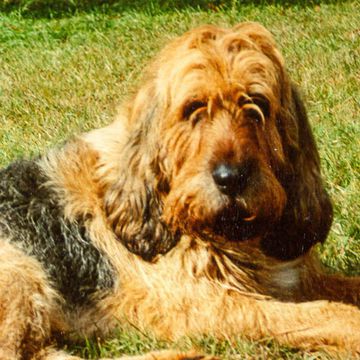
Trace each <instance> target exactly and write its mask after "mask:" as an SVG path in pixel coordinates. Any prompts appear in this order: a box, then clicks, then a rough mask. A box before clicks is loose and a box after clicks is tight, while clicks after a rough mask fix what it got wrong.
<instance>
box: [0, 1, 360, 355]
mask: <svg viewBox="0 0 360 360" xmlns="http://www.w3.org/2000/svg"><path fill="white" fill-rule="evenodd" d="M104 3H105V4H104ZM190 4H192V5H190ZM0 9H1V10H2V12H1V13H0V124H1V126H0V165H1V166H4V165H6V164H7V163H9V162H10V161H12V160H14V159H16V158H18V157H30V156H35V155H37V154H39V153H41V152H44V151H46V149H48V148H50V147H51V146H54V145H55V144H59V143H61V142H62V141H63V140H65V139H66V138H68V137H69V136H71V135H72V134H76V133H79V132H82V131H87V130H89V129H92V128H94V127H99V126H102V125H104V124H106V123H108V122H109V121H111V119H112V117H113V116H114V114H115V112H116V108H117V105H118V104H119V103H120V102H121V100H122V99H123V98H124V97H125V96H127V95H128V94H129V93H131V92H132V91H133V90H134V88H135V87H136V84H137V83H138V82H139V81H140V80H141V78H140V74H141V72H142V69H143V68H144V66H145V64H146V63H147V61H148V60H149V59H150V58H151V57H152V56H153V55H154V54H156V52H157V51H158V50H159V49H160V48H161V47H162V46H163V45H164V44H165V43H166V42H167V41H168V40H169V39H172V38H173V37H175V36H176V35H178V34H181V33H183V32H184V31H186V30H188V29H190V28H192V27H194V26H197V25H200V24H204V23H213V24H218V25H224V26H231V25H232V24H236V23H238V22H241V21H247V20H251V21H258V22H260V23H262V24H264V25H265V26H266V27H267V28H269V29H270V30H271V31H272V32H273V34H274V36H275V38H276V39H277V41H278V43H279V46H280V48H281V50H282V52H283V54H284V55H285V58H286V60H287V67H288V70H289V72H290V73H291V75H292V78H293V79H294V80H295V81H296V82H297V83H298V84H299V85H300V87H301V88H302V91H303V94H304V97H305V99H306V103H307V105H308V112H309V116H310V120H311V123H312V126H313V129H314V132H315V135H316V138H317V142H318V146H319V150H320V155H321V159H322V166H323V173H324V177H325V179H326V186H327V189H328V191H329V193H330V194H331V197H332V199H333V202H334V208H335V219H334V224H333V227H332V230H331V233H330V236H329V239H328V241H327V242H326V244H325V245H324V246H322V247H321V248H319V251H320V253H321V256H322V259H323V260H324V262H325V263H326V264H327V265H328V266H329V267H330V268H333V269H338V270H341V271H344V272H345V273H347V274H360V270H359V265H360V218H359V214H360V202H359V199H360V156H359V153H360V121H359V113H360V111H359V108H360V3H359V2H358V1H339V2H336V1H330V0H329V1H323V2H316V3H315V2H311V1H290V0H289V1H281V0H278V1H272V2H271V3H267V2H265V1H247V0H244V1H241V0H239V1H236V0H232V1H226V0H224V1H195V0H194V1H188V0H186V1H180V0H176V1H170V0H169V1H166V0H163V1H162V0H153V1H145V0H143V1H141V0H134V1H128V3H127V2H126V1H111V2H110V1H108V2H104V1H100V0H99V1H95V0H72V1H71V0H69V1H68V2H67V1H65V0H62V1H52V0H47V1H46V0H0ZM65 346H66V345H65ZM167 347H178V348H183V349H188V348H193V347H196V348H198V349H200V350H202V351H205V352H208V353H216V354H220V355H222V356H223V357H224V358H233V357H234V355H235V354H238V355H237V356H238V358H244V359H246V358H248V359H250V358H252V359H255V358H264V359H265V358H266V359H267V358H289V359H294V358H298V359H313V358H316V357H317V356H320V355H319V354H307V353H306V352H299V351H296V350H293V349H289V348H285V347H280V346H278V345H277V344H276V343H274V342H272V341H271V340H270V339H269V340H268V341H265V342H261V343H253V342H249V341H245V340H241V339H239V341H238V342H236V343H229V342H216V341H215V340H214V339H211V338H203V339H183V340H182V341H180V342H179V343H178V344H167V343H164V342H162V341H159V340H156V339H154V338H152V337H151V336H149V335H146V334H142V333H140V332H139V331H137V330H136V329H131V330H122V331H120V330H119V334H118V335H117V336H116V337H114V339H113V340H111V341H108V342H105V343H101V344H100V343H98V341H97V340H91V341H90V340H89V341H86V343H84V344H82V345H81V346H75V347H74V346H73V345H72V346H71V349H72V350H73V351H75V352H76V353H77V354H80V355H83V356H88V357H90V358H97V356H99V355H101V356H113V355H117V354H120V353H128V354H135V353H139V352H144V351H149V350H151V349H159V348H167ZM323 356H325V355H323Z"/></svg>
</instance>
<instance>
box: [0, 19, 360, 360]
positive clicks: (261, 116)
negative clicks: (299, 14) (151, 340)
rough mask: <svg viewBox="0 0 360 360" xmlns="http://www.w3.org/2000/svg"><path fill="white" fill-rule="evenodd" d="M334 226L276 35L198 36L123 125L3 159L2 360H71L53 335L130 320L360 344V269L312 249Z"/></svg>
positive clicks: (174, 330)
mask: <svg viewBox="0 0 360 360" xmlns="http://www.w3.org/2000/svg"><path fill="white" fill-rule="evenodd" d="M331 220H332V207H331V203H330V201H329V198H328V195H327V194H326V192H325V190H324V187H323V183H322V179H321V176H320V162H319V156H318V152H317V150H316V146H315V142H314V138H313V135H312V133H311V130H310V126H309V123H308V120H307V117H306V112H305V109H304V105H303V103H302V101H301V99H300V97H299V93H298V91H297V90H296V88H295V87H294V85H293V84H292V82H291V80H290V79H289V76H288V74H287V72H286V69H285V67H284V62H283V58H282V57H281V55H280V53H279V51H278V49H277V47H276V45H275V42H274V40H273V38H272V36H271V35H270V33H269V32H268V31H267V30H265V29H264V28H263V27H261V26H260V25H258V24H254V23H246V24H240V25H238V26H236V27H235V28H233V29H230V30H228V29H222V28H218V27H214V26H204V27H200V28H198V29H195V30H193V31H190V32H188V33H186V34H185V35H183V36H181V37H179V38H177V39H176V40H174V41H173V42H171V43H170V44H169V45H168V46H167V47H166V48H165V49H164V50H163V51H162V52H161V53H160V55H159V56H158V57H157V59H156V60H155V61H154V62H153V64H152V66H150V68H149V70H148V72H147V77H146V79H145V82H144V84H143V86H141V88H140V89H139V91H138V92H137V94H136V95H135V96H134V97H133V98H132V99H131V100H130V101H128V102H127V103H126V104H125V105H124V106H122V110H121V113H120V115H119V116H118V118H117V119H116V120H115V122H113V123H112V124H111V125H109V126H107V127H105V128H102V129H99V130H95V131H92V132H90V133H88V134H85V135H82V136H80V137H77V138H75V139H74V140H72V141H69V142H67V143H66V144H65V145H64V146H63V147H62V148H60V149H56V150H53V151H51V152H50V153H49V154H47V155H46V156H43V157H41V158H38V159H35V160H29V161H24V160H22V161H19V162H15V163H13V164H12V165H10V166H9V167H8V168H6V169H4V170H1V172H0V238H1V239H0V254H1V262H0V306H1V307H0V358H1V359H43V360H45V359H47V360H50V359H58V360H59V359H70V358H74V357H71V356H70V355H66V354H65V353H63V352H61V351H56V350H50V348H49V347H48V345H49V344H50V343H51V339H52V338H53V337H54V335H55V334H56V335H57V336H59V335H60V336H62V337H67V336H70V337H71V336H72V335H73V334H78V335H80V336H91V335H93V334H97V335H101V336H103V335H106V334H108V333H109V332H111V330H113V329H114V328H115V327H116V326H117V325H118V324H119V323H120V324H125V323H131V324H134V325H135V326H136V327H138V328H140V329H143V330H145V331H148V332H150V333H152V334H154V335H156V336H158V337H160V338H166V339H171V340H174V339H177V338H179V337H181V336H184V335H190V336H201V335H203V334H209V335H212V336H215V337H216V338H230V339H231V338H235V337H238V336H243V337H247V338H250V339H262V338H273V339H275V340H277V341H278V342H279V343H282V344H289V345H291V346H295V347H300V348H307V349H318V348H325V349H335V350H337V351H343V352H348V353H349V354H358V353H360V311H359V309H358V306H359V303H360V301H359V295H360V287H359V285H360V279H359V278H353V279H349V278H343V277H341V276H334V275H327V274H325V272H323V271H322V270H321V267H320V266H319V264H318V263H317V262H316V261H315V260H314V259H315V257H314V251H311V248H312V246H313V245H314V244H315V243H317V242H322V241H324V240H325V238H326V236H327V233H328V231H329V228H330V225H331ZM329 300H330V301H329ZM334 301H335V302H334ZM345 303H348V304H345ZM152 356H153V357H152V358H156V357H157V358H163V359H169V358H174V359H175V358H177V359H180V358H189V355H188V354H183V355H181V354H171V353H160V354H155V355H154V354H153V355H152ZM145 357H146V356H145Z"/></svg>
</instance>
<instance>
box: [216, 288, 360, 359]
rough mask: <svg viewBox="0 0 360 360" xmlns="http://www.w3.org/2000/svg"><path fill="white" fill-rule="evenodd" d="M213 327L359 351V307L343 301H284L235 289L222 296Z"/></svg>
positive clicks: (304, 345)
mask: <svg viewBox="0 0 360 360" xmlns="http://www.w3.org/2000/svg"><path fill="white" fill-rule="evenodd" d="M216 330H217V331H219V332H220V333H221V332H222V333H223V335H227V336H228V335H236V334H238V335H245V336H246V337H249V338H251V339H256V340H259V339H264V338H272V339H275V340H276V341H278V342H279V343H282V344H289V345H292V346H294V347H298V348H305V349H308V350H310V349H311V350H316V349H323V350H328V351H333V350H335V351H337V352H341V353H350V354H360V311H359V310H358V309H357V308H356V307H354V306H352V305H345V304H342V303H336V302H328V301H313V302H304V303H285V302H279V301H274V300H265V299H264V300H258V299H252V298H251V295H249V296H246V295H239V296H238V294H236V293H235V294H231V295H230V296H228V297H226V298H225V299H224V304H223V308H222V309H221V310H219V311H218V319H217V321H216V324H215V331H216Z"/></svg>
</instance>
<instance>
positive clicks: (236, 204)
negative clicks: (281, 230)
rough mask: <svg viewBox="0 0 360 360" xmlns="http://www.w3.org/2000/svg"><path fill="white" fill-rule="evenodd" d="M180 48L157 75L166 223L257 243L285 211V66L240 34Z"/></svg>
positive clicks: (209, 35) (212, 33)
mask: <svg viewBox="0 0 360 360" xmlns="http://www.w3.org/2000/svg"><path fill="white" fill-rule="evenodd" d="M257 35H258V36H260V35H261V34H259V33H257ZM265 36H267V33H265ZM178 47H180V49H178ZM178 47H175V48H173V49H170V51H169V53H166V55H165V59H166V63H164V64H163V65H162V66H161V67H160V70H159V76H160V77H161V84H162V86H163V89H161V90H160V91H162V90H164V93H163V94H162V93H161V92H160V94H159V95H160V97H162V99H163V101H164V103H165V104H166V106H165V107H166V111H165V112H164V114H163V115H162V116H161V117H160V119H159V123H158V126H159V127H160V133H161V134H162V137H161V139H159V140H160V141H159V148H160V162H162V164H163V172H164V176H165V177H166V179H167V181H168V183H169V192H168V193H167V194H164V196H163V202H164V219H165V221H166V222H167V223H168V224H169V225H171V226H172V227H175V228H180V229H181V231H182V232H189V231H195V232H200V233H203V232H206V233H207V234H208V235H209V236H210V237H213V236H215V237H216V236H223V237H226V239H227V240H230V241H238V240H243V239H247V238H250V237H253V236H255V235H259V233H261V232H264V231H266V229H267V228H268V226H272V225H273V224H274V223H275V222H277V221H278V220H279V219H280V217H281V214H282V213H283V210H284V207H285V204H286V192H285V190H284V188H283V186H282V185H281V183H280V182H279V180H278V174H279V172H280V171H284V169H285V167H286V166H285V155H284V150H283V147H282V143H281V138H280V134H279V132H278V130H277V124H276V118H277V114H278V112H279V109H280V108H281V104H280V102H281V100H282V99H281V93H280V89H281V83H282V82H283V81H284V78H283V77H282V76H281V73H280V74H279V67H280V66H281V65H280V64H281V58H280V56H279V55H278V54H277V53H276V52H275V51H274V50H272V49H271V51H272V55H273V56H274V58H276V60H277V63H274V62H273V61H272V60H271V59H270V58H269V57H268V56H267V55H266V54H264V52H263V50H262V48H261V46H260V45H258V44H257V43H256V42H255V41H253V40H252V39H251V38H250V37H249V35H248V34H247V33H245V34H243V33H242V32H241V29H239V30H238V32H233V31H231V32H230V31H229V32H224V31H218V30H217V29H214V28H203V29H200V30H199V31H198V33H196V34H194V33H191V34H190V36H189V38H186V37H185V39H184V40H183V42H180V44H179V45H178Z"/></svg>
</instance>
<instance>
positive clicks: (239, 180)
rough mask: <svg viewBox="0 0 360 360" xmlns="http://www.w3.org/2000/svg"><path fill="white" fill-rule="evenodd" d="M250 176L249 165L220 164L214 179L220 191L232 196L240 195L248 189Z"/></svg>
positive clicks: (213, 173)
mask: <svg viewBox="0 0 360 360" xmlns="http://www.w3.org/2000/svg"><path fill="white" fill-rule="evenodd" d="M249 176H250V167H249V165H248V164H243V165H232V164H224V163H223V164H220V165H218V166H216V167H215V169H214V170H213V172H212V177H213V179H214V181H215V183H216V185H217V187H218V188H219V190H220V191H221V192H222V193H224V194H226V195H230V196H234V195H236V194H238V193H240V192H241V191H242V190H244V188H245V187H246V184H247V181H248V178H249Z"/></svg>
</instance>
